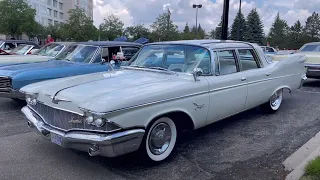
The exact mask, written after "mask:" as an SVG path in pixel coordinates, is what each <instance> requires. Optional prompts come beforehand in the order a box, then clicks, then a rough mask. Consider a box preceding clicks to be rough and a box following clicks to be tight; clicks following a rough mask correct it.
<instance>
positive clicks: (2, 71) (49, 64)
mask: <svg viewBox="0 0 320 180" xmlns="http://www.w3.org/2000/svg"><path fill="white" fill-rule="evenodd" d="M74 64H75V63H74V62H70V61H65V60H52V61H45V62H36V63H21V64H14V65H8V66H0V76H9V77H13V76H15V75H17V74H20V73H22V72H27V71H33V70H39V69H48V68H59V67H67V66H72V65H74Z"/></svg>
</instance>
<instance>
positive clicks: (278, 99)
mask: <svg viewBox="0 0 320 180" xmlns="http://www.w3.org/2000/svg"><path fill="white" fill-rule="evenodd" d="M282 98H283V89H279V90H278V91H276V92H275V93H274V94H273V95H272V96H271V98H270V99H269V101H268V102H266V103H264V104H262V105H261V106H260V108H261V110H263V111H264V112H267V113H273V112H276V111H277V110H278V109H279V108H280V105H281V103H282Z"/></svg>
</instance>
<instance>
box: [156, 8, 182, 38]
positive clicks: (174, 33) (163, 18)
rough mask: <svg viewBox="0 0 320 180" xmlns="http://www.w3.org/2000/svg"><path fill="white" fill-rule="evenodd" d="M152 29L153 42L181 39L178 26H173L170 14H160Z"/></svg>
mask: <svg viewBox="0 0 320 180" xmlns="http://www.w3.org/2000/svg"><path fill="white" fill-rule="evenodd" d="M151 28H152V30H153V31H152V33H151V39H152V40H153V41H159V40H160V41H169V40H178V39H179V37H180V36H179V35H180V34H179V31H178V26H177V25H175V24H173V22H172V20H171V19H170V13H169V12H168V13H163V14H160V15H159V16H158V17H157V19H156V21H155V22H153V24H152V25H151Z"/></svg>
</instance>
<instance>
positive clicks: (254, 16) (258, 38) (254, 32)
mask: <svg viewBox="0 0 320 180" xmlns="http://www.w3.org/2000/svg"><path fill="white" fill-rule="evenodd" d="M246 32H247V33H245V40H246V41H249V42H251V43H258V44H260V45H261V44H263V41H264V34H263V24H262V22H261V19H260V16H259V14H258V12H257V9H255V8H254V9H252V10H251V12H250V13H249V14H248V16H247V29H246Z"/></svg>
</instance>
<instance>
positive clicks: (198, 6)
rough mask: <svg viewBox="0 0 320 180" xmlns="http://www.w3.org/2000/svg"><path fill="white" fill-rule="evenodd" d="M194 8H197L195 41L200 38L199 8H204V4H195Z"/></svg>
mask: <svg viewBox="0 0 320 180" xmlns="http://www.w3.org/2000/svg"><path fill="white" fill-rule="evenodd" d="M192 7H193V8H196V34H195V39H197V37H198V8H202V4H193V5H192Z"/></svg>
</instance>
